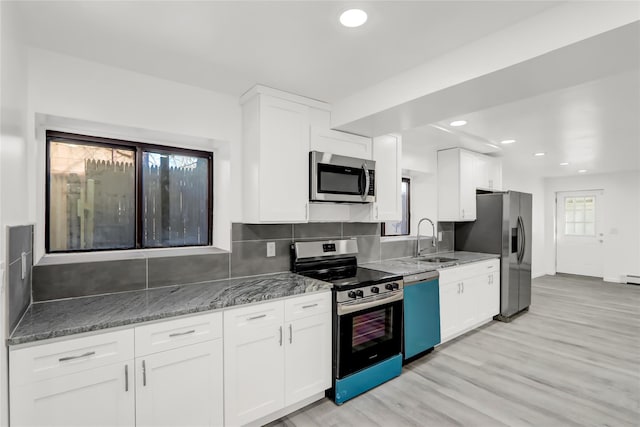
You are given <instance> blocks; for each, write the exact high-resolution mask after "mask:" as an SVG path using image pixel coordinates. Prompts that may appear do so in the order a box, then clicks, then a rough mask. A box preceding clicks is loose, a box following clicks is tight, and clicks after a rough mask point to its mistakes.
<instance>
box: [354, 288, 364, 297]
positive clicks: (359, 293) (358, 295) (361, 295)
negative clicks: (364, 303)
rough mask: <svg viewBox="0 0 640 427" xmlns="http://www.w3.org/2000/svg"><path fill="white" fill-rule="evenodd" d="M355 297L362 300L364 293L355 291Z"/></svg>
mask: <svg viewBox="0 0 640 427" xmlns="http://www.w3.org/2000/svg"><path fill="white" fill-rule="evenodd" d="M356 296H357V297H360V298H362V297H363V296H364V293H363V292H362V291H361V290H360V289H358V290H357V291H356Z"/></svg>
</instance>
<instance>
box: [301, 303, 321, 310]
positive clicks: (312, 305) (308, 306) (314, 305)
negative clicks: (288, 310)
mask: <svg viewBox="0 0 640 427" xmlns="http://www.w3.org/2000/svg"><path fill="white" fill-rule="evenodd" d="M317 306H318V303H315V304H309V305H303V306H302V309H303V310H304V309H305V308H311V307H317Z"/></svg>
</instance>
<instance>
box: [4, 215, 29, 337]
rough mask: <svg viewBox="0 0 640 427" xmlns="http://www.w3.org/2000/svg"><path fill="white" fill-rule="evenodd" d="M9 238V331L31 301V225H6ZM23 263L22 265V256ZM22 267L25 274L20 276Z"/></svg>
mask: <svg viewBox="0 0 640 427" xmlns="http://www.w3.org/2000/svg"><path fill="white" fill-rule="evenodd" d="M7 235H8V237H9V238H8V240H9V243H8V244H9V248H8V251H7V253H8V256H9V258H8V259H7V265H8V266H9V268H8V272H9V275H8V278H7V279H8V280H7V283H8V285H7V286H8V295H9V301H8V307H7V308H8V314H9V332H10V333H11V332H12V331H13V329H14V328H15V327H16V325H17V324H18V322H19V321H20V318H21V317H22V315H23V314H24V312H25V311H26V309H27V307H29V304H30V303H31V283H32V281H31V267H32V265H33V225H21V226H16V227H7ZM22 254H24V263H25V265H24V266H23V265H22V264H23V256H22ZM23 269H24V272H25V275H24V277H23V276H22V271H23Z"/></svg>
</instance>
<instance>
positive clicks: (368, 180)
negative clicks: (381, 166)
mask: <svg viewBox="0 0 640 427" xmlns="http://www.w3.org/2000/svg"><path fill="white" fill-rule="evenodd" d="M362 172H363V173H364V188H363V189H362V197H363V198H364V197H367V194H368V193H369V185H371V177H369V169H367V165H366V164H365V163H363V164H362Z"/></svg>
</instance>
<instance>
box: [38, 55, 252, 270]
mask: <svg viewBox="0 0 640 427" xmlns="http://www.w3.org/2000/svg"><path fill="white" fill-rule="evenodd" d="M28 59H29V75H28V79H29V98H28V104H29V105H28V120H29V123H28V127H29V129H35V128H36V125H37V123H36V114H37V115H38V116H39V117H48V116H54V117H56V118H69V119H71V120H70V121H68V123H72V124H73V123H76V124H77V123H86V127H88V128H90V127H91V126H93V125H95V124H102V125H106V127H105V126H102V128H106V129H109V130H110V135H105V136H111V137H120V138H125V139H126V138H127V137H132V135H127V134H128V133H135V134H136V135H138V134H139V135H159V136H160V139H162V140H163V141H160V143H165V144H168V143H172V144H175V145H182V146H188V147H190V148H200V149H205V150H213V151H214V152H215V154H216V155H218V159H220V158H223V157H224V156H225V155H226V156H228V157H230V162H229V161H227V162H224V163H222V164H219V163H218V161H216V175H215V177H214V183H215V185H216V187H215V194H214V198H215V205H216V211H215V212H214V221H216V222H215V223H214V244H215V245H216V246H219V247H222V248H224V249H229V245H230V243H229V240H230V237H229V236H230V233H229V230H228V227H229V226H230V222H231V221H232V220H239V219H240V217H241V198H240V189H241V169H240V168H241V166H240V165H241V161H240V159H241V155H242V150H241V114H240V107H239V104H238V99H237V98H235V97H232V96H228V95H224V94H220V93H216V92H212V91H208V90H204V89H200V88H196V87H193V86H188V85H184V84H180V83H175V82H171V81H167V80H163V79H158V78H155V77H151V76H147V75H143V74H139V73H134V72H131V71H127V70H123V69H119V68H114V67H110V66H105V65H102V64H98V63H95V62H90V61H85V60H81V59H78V58H74V57H70V56H65V55H61V54H57V53H53V52H50V51H45V50H39V49H30V50H29V57H28ZM80 126H82V125H80ZM109 126H110V127H109ZM138 130H139V131H138ZM78 131H87V130H86V129H78ZM88 131H91V130H90V129H89V130H88ZM134 131H135V132H134ZM94 133H95V132H94ZM30 135H33V132H31V133H30ZM136 135H133V137H134V138H135V136H136ZM181 135H183V136H185V138H184V140H185V141H189V142H188V143H186V144H180V143H179V142H176V141H179V140H180V136H181ZM167 141H173V142H167ZM194 141H195V143H194ZM198 141H201V143H200V144H199V143H198ZM211 141H216V142H221V141H222V142H226V143H227V144H224V143H222V144H221V145H219V146H216V145H215V144H213V143H211ZM207 142H208V143H207ZM194 144H195V145H200V146H195V147H194ZM207 144H208V145H207ZM225 146H226V147H227V151H228V153H226V154H225V153H223V152H219V151H218V150H222V151H224V147H225ZM29 159H30V164H29V168H30V174H29V175H30V177H32V178H31V181H30V182H29V186H30V193H31V194H35V195H36V196H35V197H31V199H30V205H29V209H30V216H31V217H32V218H34V219H35V221H36V231H35V234H36V236H37V238H36V247H35V251H36V253H35V262H37V261H38V260H39V258H40V256H42V254H43V252H44V243H43V240H42V238H43V224H44V209H43V207H44V186H43V184H42V183H43V182H44V181H43V177H44V175H43V171H44V162H45V156H44V136H43V135H42V134H39V135H37V136H36V137H31V138H30V141H29ZM214 159H215V156H214ZM224 173H226V174H227V176H226V177H225V176H224ZM229 175H230V177H229ZM218 209H221V210H218ZM221 220H223V221H222V222H223V224H224V227H223V228H222V229H221V228H220V223H219V221H221ZM216 226H217V227H216ZM220 239H222V242H223V243H220ZM216 242H217V243H218V244H216ZM224 242H226V243H227V244H224Z"/></svg>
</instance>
